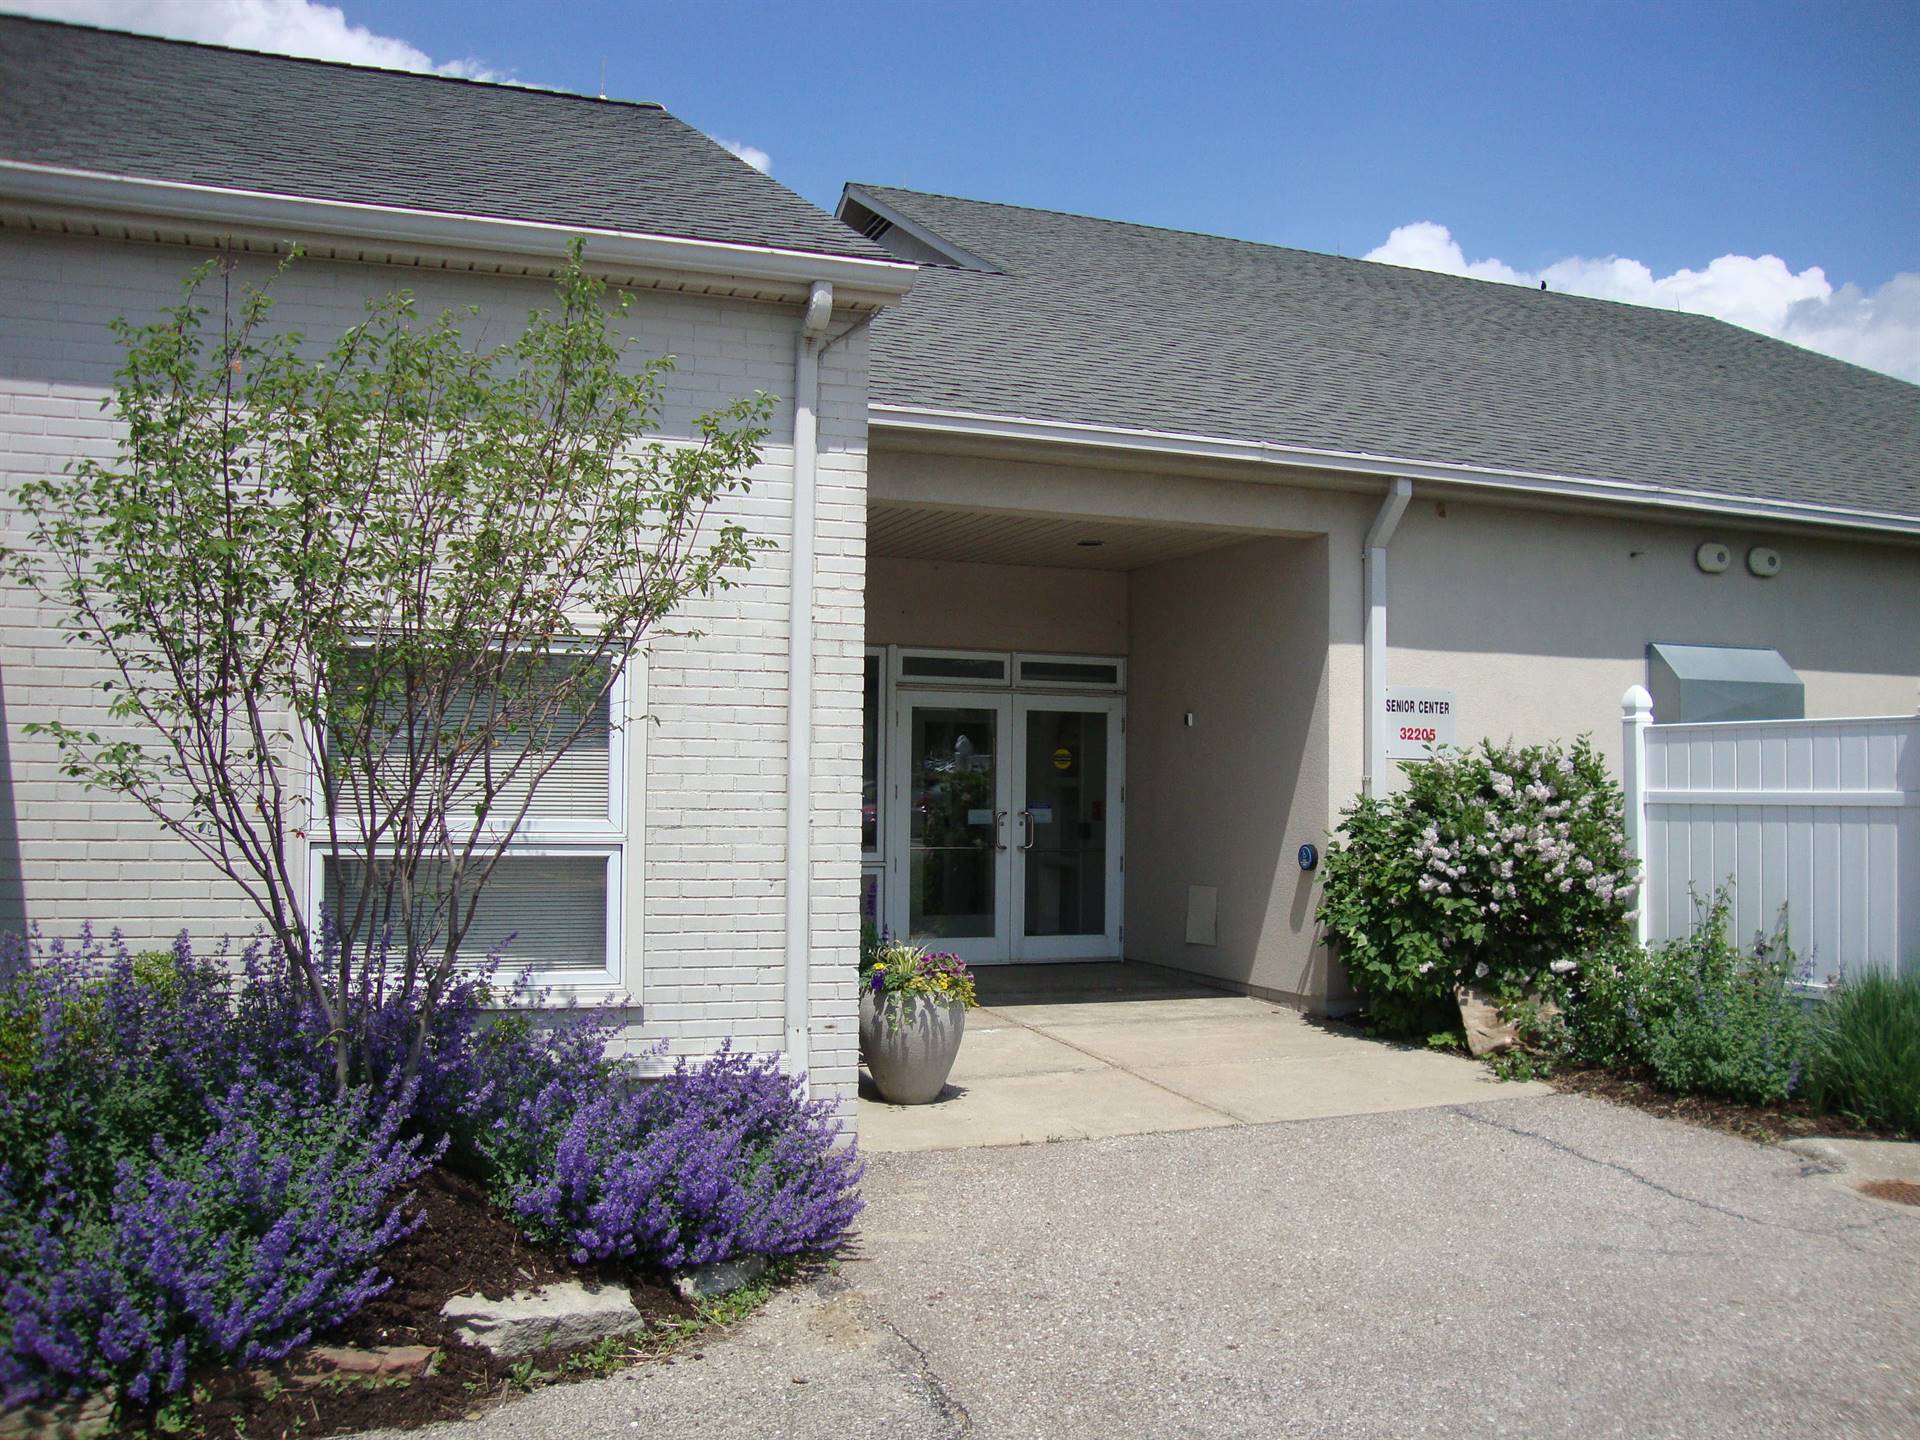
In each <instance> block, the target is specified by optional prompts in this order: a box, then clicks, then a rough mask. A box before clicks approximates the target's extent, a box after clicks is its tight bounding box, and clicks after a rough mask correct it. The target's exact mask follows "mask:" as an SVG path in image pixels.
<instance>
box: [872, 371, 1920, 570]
mask: <svg viewBox="0 0 1920 1440" xmlns="http://www.w3.org/2000/svg"><path fill="white" fill-rule="evenodd" d="M868 423H869V424H870V425H871V426H872V427H874V428H875V429H879V430H888V431H893V432H897V433H906V434H933V435H964V436H970V437H974V438H978V439H993V440H1009V441H1023V442H1034V443H1040V444H1049V445H1075V446H1085V447H1097V448H1100V449H1106V450H1129V451H1134V452H1136V453H1139V454H1148V455H1166V456H1179V457H1184V458H1189V459H1198V460H1227V461H1236V462H1248V461H1251V462H1255V463H1259V464H1266V465H1278V466H1288V467H1310V468H1312V469H1316V470H1331V471H1335V472H1337V473H1341V474H1347V475H1362V476H1368V477H1371V478H1374V479H1381V480H1389V481H1391V480H1394V479H1399V478H1403V477H1404V478H1410V479H1414V480H1419V481H1421V482H1423V483H1426V484H1439V485H1457V486H1462V487H1465V488H1469V489H1478V490H1496V491H1505V492H1510V493H1516V494H1526V495H1538V496H1545V497H1549V498H1552V499H1559V500H1585V501H1602V502H1605V503H1608V504H1619V505H1632V506H1644V507H1647V508H1657V509H1663V510H1678V511H1686V512H1693V513H1701V514H1710V515H1721V516H1727V517H1730V518H1733V519H1739V520H1747V521H1753V522H1758V523H1767V524H1783V523H1784V524H1791V525H1812V526H1828V527H1836V528H1844V529H1849V530H1873V531H1878V532H1881V533H1884V534H1889V535H1899V536H1906V537H1910V538H1916V539H1920V515H1897V514H1890V513H1887V512H1884V511H1877V510H1856V509H1851V508H1849V507H1847V506H1843V505H1811V504H1804V503H1801V502H1798V501H1793V500H1758V499H1747V498H1741V497H1739V496H1732V495H1720V494H1715V493H1714V492H1711V491H1704V490H1687V489H1682V488H1669V487H1664V486H1659V485H1649V484H1647V483H1645V482H1644V481H1635V480H1600V479H1594V478H1591V477H1586V476H1576V475H1557V474H1554V473H1552V472H1548V471H1530V470H1507V469H1500V468H1496V467H1491V466H1478V465H1455V464H1449V463H1446V462H1443V461H1431V460H1413V459H1407V458H1403V457H1400V456H1393V455H1374V454H1370V453H1367V452H1364V451H1345V450H1323V449H1315V448H1314V447H1312V446H1307V445H1284V444H1279V443H1277V442H1274V441H1270V440H1241V439H1233V438H1229V437H1226V436H1218V435H1199V434H1189V433H1185V432H1181V431H1173V430H1148V429H1139V428H1135V427H1130V426H1115V425H1089V424H1083V423H1081V422H1078V421H1071V420H1035V419H1031V418H1028V417H1024V416H1016V415H994V414H988V413H985V412H981V411H972V410H947V409H940V408H936V407H932V406H922V405H896V404H888V403H885V402H882V401H875V402H874V403H873V404H872V405H870V406H869V407H868Z"/></svg>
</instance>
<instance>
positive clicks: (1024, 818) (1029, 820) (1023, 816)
mask: <svg viewBox="0 0 1920 1440" xmlns="http://www.w3.org/2000/svg"><path fill="white" fill-rule="evenodd" d="M1020 823H1021V825H1022V826H1024V827H1025V829H1024V832H1023V833H1024V834H1025V835H1026V837H1027V838H1026V840H1025V841H1024V842H1022V844H1021V846H1020V849H1021V850H1022V851H1027V850H1031V849H1033V842H1034V833H1033V811H1031V810H1022V811H1021V812H1020Z"/></svg>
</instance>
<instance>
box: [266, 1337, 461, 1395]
mask: <svg viewBox="0 0 1920 1440" xmlns="http://www.w3.org/2000/svg"><path fill="white" fill-rule="evenodd" d="M439 1354H440V1352H439V1351H438V1350H436V1349H434V1347H433V1346H431V1345H382V1346H379V1347H377V1348H374V1349H362V1348H360V1347H359V1346H354V1345H315V1346H314V1347H313V1348H312V1349H310V1350H308V1351H307V1352H306V1353H305V1354H304V1355H302V1356H300V1357H299V1364H300V1373H299V1374H297V1375H295V1376H294V1379H293V1383H294V1384H295V1385H300V1386H312V1385H322V1384H325V1383H326V1382H327V1381H329V1380H331V1379H333V1378H334V1377H335V1376H338V1375H356V1376H359V1377H361V1378H363V1379H367V1380H385V1379H391V1378H393V1377H395V1376H404V1377H405V1378H407V1379H409V1380H418V1379H419V1378H420V1377H421V1376H423V1375H431V1374H432V1373H433V1362H434V1361H435V1359H437V1358H438V1357H439Z"/></svg>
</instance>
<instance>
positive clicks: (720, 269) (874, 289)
mask: <svg viewBox="0 0 1920 1440" xmlns="http://www.w3.org/2000/svg"><path fill="white" fill-rule="evenodd" d="M0 200H6V201H12V202H16V203H20V202H24V203H26V204H29V205H36V206H43V207H47V208H49V209H53V210H56V211H75V212H84V213H87V214H90V215H98V214H108V215H115V216H122V217H129V218H134V217H137V218H139V219H141V220H146V221H153V220H161V221H167V222H171V223H173V224H177V225H215V226H223V227H224V226H232V227H238V228H242V229H249V230H254V231H258V232H262V233H264V234H266V235H268V236H270V237H278V238H280V239H282V240H291V239H304V238H306V237H308V236H314V235H326V236H334V237H344V238H348V239H352V240H356V241H360V242H363V243H365V242H378V243H382V244H388V245H393V246H396V247H400V248H405V249H409V250H416V249H417V250H419V251H421V252H423V253H427V254H431V255H435V256H449V257H452V258H455V259H471V258H476V257H477V256H499V255H510V256H517V257H522V258H526V259H534V260H539V261H546V262H552V261H554V260H557V259H559V258H561V257H564V256H565V254H566V251H567V246H568V245H569V244H570V243H571V242H572V241H573V240H574V239H575V238H576V237H582V238H584V239H585V240H586V241H587V253H588V256H589V258H590V259H591V261H592V263H593V264H594V266H595V268H631V269H635V270H647V271H659V272H661V273H663V274H670V275H675V276H702V277H712V278H714V279H719V280H732V281H744V282H747V283H756V284H773V285H778V286H791V287H792V288H793V289H794V291H795V293H796V294H799V295H804V294H806V293H807V291H808V289H809V288H810V287H811V285H812V284H813V282H814V281H816V280H824V281H827V282H829V283H830V284H832V285H833V286H834V287H835V290H836V293H839V294H842V295H843V296H845V297H846V298H851V297H852V296H855V295H857V296H860V297H862V298H866V299H869V300H871V301H873V302H875V303H878V304H884V305H890V304H893V303H894V302H895V301H897V300H898V299H899V298H900V297H901V296H902V295H904V294H905V293H906V292H907V290H908V288H909V287H911V286H912V284H913V276H914V272H915V268H916V267H915V266H913V265H910V264H908V263H906V262H905V261H894V260H863V259H860V258H858V257H856V256H845V255H820V254H815V253H813V252H811V251H805V250H783V249H778V248H776V247H773V246H766V245H736V244H728V243H724V242H721V241H717V240H689V239H685V238H683V237H681V236H676V235H649V234H640V233H636V232H632V231H625V230H607V229H599V228H595V227H593V226H587V225H553V224H547V223H545V222H541V221H532V220H506V219H500V218H496V217H494V216H488V215H453V214H447V213H445V212H442V211H436V210H416V209H411V208H409V207H407V206H402V205H369V204H362V203H359V202H353V201H344V200H318V199H312V198H309V197H306V196H299V195H280V194H274V193H271V192H268V191H259V190H237V189H230V188H228V187H225V186H219V185H194V184H187V183H184V182H181V181H175V180H151V179H146V178H143V177H141V176H134V175H111V174H106V173H103V172H100V171H93V170H75V169H69V168H66V167H63V166H58V165H35V164H31V163H29V162H26V161H21V160H0Z"/></svg>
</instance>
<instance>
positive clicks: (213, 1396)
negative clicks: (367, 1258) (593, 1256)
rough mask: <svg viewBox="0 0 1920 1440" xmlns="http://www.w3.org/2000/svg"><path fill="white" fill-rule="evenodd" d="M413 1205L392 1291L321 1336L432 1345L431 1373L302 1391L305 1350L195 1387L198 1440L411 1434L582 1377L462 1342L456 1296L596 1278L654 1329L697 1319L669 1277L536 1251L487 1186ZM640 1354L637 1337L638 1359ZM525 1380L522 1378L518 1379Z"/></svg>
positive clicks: (421, 1189) (388, 1266)
mask: <svg viewBox="0 0 1920 1440" xmlns="http://www.w3.org/2000/svg"><path fill="white" fill-rule="evenodd" d="M410 1203H411V1204H413V1205H415V1206H417V1207H419V1208H420V1209H422V1210H424V1212H425V1215H426V1219H425V1222H424V1223H423V1224H422V1225H421V1226H420V1228H419V1229H418V1230H416V1231H415V1232H414V1233H413V1234H412V1235H411V1236H410V1237H408V1238H407V1239H406V1240H404V1241H402V1242H401V1243H400V1244H399V1245H397V1246H395V1247H394V1248H393V1249H392V1250H389V1251H388V1252H387V1253H386V1254H385V1255H384V1256H382V1257H381V1268H382V1270H383V1271H384V1272H385V1273H386V1274H387V1275H389V1276H391V1277H392V1278H393V1285H392V1286H391V1287H390V1288H389V1289H388V1290H387V1292H386V1293H385V1294H384V1295H381V1296H380V1297H379V1298H378V1299H376V1300H374V1301H373V1302H372V1303H371V1304H369V1305H368V1306H367V1307H366V1308H365V1309H363V1310H361V1311H360V1313H359V1314H357V1315H355V1316H354V1317H353V1318H352V1319H351V1320H349V1321H347V1322H346V1324H345V1325H343V1326H341V1327H340V1328H339V1329H338V1330H336V1331H335V1332H333V1333H332V1334H329V1335H326V1336H324V1337H320V1338H321V1342H322V1343H325V1344H328V1345H345V1346H355V1347H362V1348H367V1349H376V1348H381V1347H386V1346H397V1345H426V1346H431V1347H433V1348H434V1349H436V1350H437V1351H438V1352H439V1354H438V1357H437V1359H436V1361H435V1363H434V1366H433V1369H432V1373H430V1374H428V1375H425V1376H422V1377H419V1378H416V1379H410V1380H406V1381H404V1382H402V1381H397V1380H384V1381H377V1382H376V1381H370V1380H367V1379H363V1378H359V1377H344V1376H343V1377H340V1378H337V1379H332V1380H329V1381H327V1382H325V1383H322V1384H318V1385H315V1384H312V1383H308V1384H306V1385H304V1386H303V1385H298V1384H296V1383H294V1382H295V1379H296V1377H298V1376H301V1375H311V1373H312V1371H313V1369H314V1367H313V1365H312V1363H311V1362H308V1363H305V1364H303V1363H302V1356H303V1354H304V1352H301V1351H296V1352H295V1353H294V1354H292V1355H290V1356H288V1357H287V1358H286V1360H284V1361H282V1362H280V1363H279V1364H276V1365H272V1366H266V1367H262V1368H260V1369H257V1370H253V1371H246V1372H239V1371H232V1370H220V1371H214V1372H210V1373H209V1374H207V1375H205V1376H202V1377H196V1378H197V1379H198V1380H199V1381H200V1383H201V1385H202V1386H204V1390H203V1391H202V1393H203V1395H204V1396H205V1398H204V1399H202V1400H201V1401H200V1402H199V1403H196V1404H195V1406H194V1409H193V1424H192V1426H191V1427H190V1432H191V1433H194V1434H197V1435H204V1436H207V1437H210V1440H226V1437H234V1440H240V1437H245V1440H267V1437H281V1436H294V1435H299V1436H303V1437H310V1436H319V1435H336V1434H340V1433H342V1432H345V1431H356V1430H372V1429H379V1428H388V1427H391V1428H412V1427H414V1426H418V1425H426V1424H429V1423H431V1422H433V1421H436V1420H458V1419H460V1418H462V1417H464V1416H468V1415H472V1414H474V1413H475V1412H477V1411H479V1410H482V1409H484V1408H486V1406H487V1405H489V1404H490V1403H491V1402H492V1401H493V1400H495V1399H497V1398H499V1397H500V1396H501V1395H503V1394H507V1393H510V1392H511V1391H513V1390H514V1389H516V1388H517V1387H516V1385H515V1382H514V1380H513V1379H512V1378H510V1372H512V1371H513V1370H514V1369H515V1367H516V1366H525V1365H526V1364H527V1363H528V1362H531V1365H532V1369H533V1370H534V1371H540V1372H546V1375H545V1377H544V1378H546V1379H568V1378H584V1374H581V1375H575V1374H573V1373H571V1372H568V1371H565V1370H563V1369H562V1364H563V1362H564V1361H565V1360H566V1358H567V1352H566V1351H564V1350H558V1351H547V1352H541V1353H538V1354H534V1355H528V1356H521V1357H518V1358H516V1359H512V1360H506V1359H500V1358H497V1357H495V1356H494V1355H493V1354H491V1353H490V1352H488V1351H486V1350H482V1349H480V1348H478V1347H477V1346H472V1345H467V1344H463V1343H462V1342H461V1341H460V1339H459V1338H458V1337H457V1336H456V1335H455V1334H454V1330H453V1327H452V1326H451V1325H449V1324H448V1323H447V1322H446V1321H444V1320H442V1319H441V1317H440V1307H441V1306H442V1305H444V1304H445V1303H446V1302H447V1301H448V1300H449V1299H451V1298H452V1297H453V1296H455V1295H467V1294H472V1293H474V1292H476V1291H478V1292H480V1293H482V1294H484V1295H486V1296H487V1297H488V1298H489V1299H501V1298H504V1297H505V1296H507V1295H510V1294H512V1293H513V1292H514V1291H517V1290H529V1289H535V1288H537V1287H539V1286H542V1285H546V1284H550V1283H552V1282H555V1281H559V1280H568V1279H582V1280H589V1281H596V1280H597V1281H599V1282H600V1283H602V1284H621V1285H625V1286H626V1287H627V1288H628V1290H629V1291H630V1293H631V1294H632V1296H633V1300H634V1304H635V1305H636V1306H637V1307H638V1308H639V1310H640V1313H641V1314H642V1315H643V1316H644V1317H645V1318H646V1320H647V1321H648V1324H649V1327H650V1328H651V1327H655V1326H659V1325H661V1324H662V1322H664V1323H665V1324H666V1325H668V1326H671V1325H672V1324H673V1323H674V1322H677V1321H684V1320H688V1319H691V1318H693V1316H694V1314H695V1311H694V1308H693V1307H692V1306H691V1305H689V1304H687V1303H686V1302H685V1301H684V1300H682V1299H681V1298H680V1297H679V1295H678V1294H676V1293H675V1292H674V1291H673V1290H672V1289H670V1288H668V1286H667V1285H666V1284H665V1283H664V1277H660V1276H643V1275H638V1274H635V1273H633V1272H632V1271H629V1270H623V1269H618V1268H614V1267H601V1268H582V1267H579V1266H575V1265H573V1264H571V1263H569V1262H568V1261H567V1260H566V1258H565V1257H564V1256H562V1255H559V1254H557V1253H556V1252H554V1251H551V1250H548V1249H544V1248H542V1247H538V1246H533V1245H529V1244H528V1243H527V1242H526V1241H525V1240H524V1239H522V1238H521V1236H520V1234H519V1232H518V1231H517V1230H515V1229H514V1227H513V1225H512V1224H511V1223H509V1222H508V1221H507V1220H506V1219H505V1218H504V1217H503V1216H501V1215H500V1214H499V1213H498V1212H497V1211H495V1210H494V1209H493V1208H492V1207H491V1206H490V1205H489V1204H488V1203H487V1198H486V1193H485V1191H483V1190H482V1189H481V1187H480V1186H478V1185H476V1184H474V1183H473V1182H472V1181H470V1180H467V1179H465V1178H463V1177H461V1176H459V1175H455V1174H453V1173H452V1172H450V1171H446V1170H434V1171H431V1172H429V1173H428V1174H427V1175H426V1176H425V1177H423V1178H422V1180H421V1181H420V1183H419V1185H418V1186H417V1187H416V1188H415V1190H414V1192H413V1194H412V1195H411V1197H410ZM658 1343H659V1342H655V1344H656V1345H657V1344H658ZM645 1344H646V1342H645V1341H642V1340H638V1339H636V1342H635V1347H636V1354H638V1353H639V1352H640V1350H641V1348H642V1347H643V1346H644V1345H645ZM527 1373H528V1371H527V1370H525V1369H522V1370H521V1371H520V1374H521V1375H522V1376H523V1377H524V1376H525V1375H526V1374H527ZM127 1433H128V1434H135V1433H144V1432H140V1431H129V1432H127Z"/></svg>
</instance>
